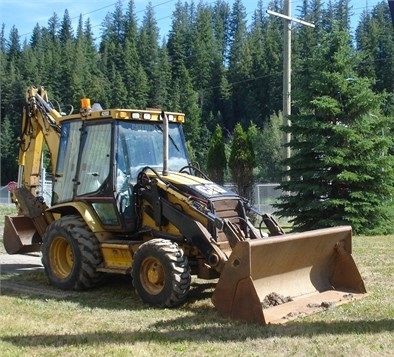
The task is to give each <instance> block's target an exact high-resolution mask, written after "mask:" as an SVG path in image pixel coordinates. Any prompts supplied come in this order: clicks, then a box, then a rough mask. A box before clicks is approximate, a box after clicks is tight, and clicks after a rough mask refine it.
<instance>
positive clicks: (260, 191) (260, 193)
mask: <svg viewBox="0 0 394 357" xmlns="http://www.w3.org/2000/svg"><path fill="white" fill-rule="evenodd" d="M225 186H226V187H228V188H230V189H233V190H234V186H233V185H231V184H226V185H225ZM278 188H279V184H278V183H264V184H256V185H255V186H254V188H253V198H252V204H253V206H254V207H255V208H256V209H257V210H258V211H260V212H261V213H268V214H273V213H274V212H275V208H274V207H273V204H274V203H276V202H277V199H278V197H279V196H280V195H281V194H282V191H281V190H280V189H278ZM40 194H41V196H43V197H44V200H45V203H46V204H47V205H50V204H51V196H52V184H51V182H50V181H45V183H44V186H43V187H42V188H40ZM0 204H6V205H7V204H8V205H11V204H12V201H11V194H10V192H9V191H8V189H7V186H0Z"/></svg>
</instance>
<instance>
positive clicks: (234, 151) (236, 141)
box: [228, 123, 255, 199]
mask: <svg viewBox="0 0 394 357" xmlns="http://www.w3.org/2000/svg"><path fill="white" fill-rule="evenodd" d="M228 166H229V168H230V172H231V177H232V179H233V182H234V184H235V185H236V187H237V191H238V194H239V195H241V196H243V197H245V198H247V199H251V196H252V188H253V168H254V167H255V157H254V151H253V147H252V143H251V140H250V139H249V137H248V135H247V133H246V132H245V131H244V130H243V128H242V126H241V124H240V123H238V124H237V125H236V126H235V129H234V137H233V140H232V143H231V152H230V158H229V162H228Z"/></svg>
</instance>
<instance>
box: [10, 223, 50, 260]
mask: <svg viewBox="0 0 394 357" xmlns="http://www.w3.org/2000/svg"><path fill="white" fill-rule="evenodd" d="M41 242H42V240H41V237H40V236H39V234H38V232H37V230H36V228H35V227H34V224H33V221H32V219H31V218H28V217H25V216H5V221H4V234H3V243H4V248H5V250H6V252H7V253H8V254H25V253H31V252H39V251H40V250H41Z"/></svg>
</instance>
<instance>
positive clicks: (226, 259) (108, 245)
mask: <svg viewBox="0 0 394 357" xmlns="http://www.w3.org/2000/svg"><path fill="white" fill-rule="evenodd" d="M61 112H62V111H61V110H59V111H58V110H55V109H54V107H53V106H52V104H51V102H50V101H49V100H48V96H47V93H46V91H45V90H44V89H43V88H41V87H38V88H36V87H30V88H28V90H27V95H26V104H25V107H24V109H23V122H22V135H21V137H20V156H19V164H20V170H19V178H18V185H16V186H15V187H13V199H14V201H15V203H16V205H17V208H18V214H17V215H15V216H7V217H6V219H5V228H4V245H5V248H6V251H7V252H8V253H9V254H24V253H28V252H32V251H41V252H42V263H43V265H44V270H45V274H46V276H47V278H48V280H49V282H50V284H52V285H54V286H56V287H58V288H60V289H73V290H83V289H88V288H92V287H94V286H96V285H98V284H100V283H101V282H102V281H103V278H104V277H105V276H106V273H119V274H131V276H132V281H133V286H134V288H135V290H136V292H137V293H138V295H139V296H140V297H141V299H142V300H143V301H144V302H146V303H148V304H150V305H152V306H157V307H174V306H177V305H179V304H181V303H182V302H184V301H185V300H186V299H187V295H188V292H189V289H190V284H191V276H192V275H195V276H198V277H200V278H203V279H218V282H217V284H216V288H215V291H214V293H213V296H212V301H213V304H214V306H215V307H216V308H217V310H218V311H219V312H220V313H221V314H223V315H224V316H229V317H232V318H235V319H240V320H243V321H248V322H257V323H260V324H267V323H283V322H286V321H289V320H291V319H294V318H296V317H300V316H305V315H308V314H311V313H314V312H316V311H319V310H322V309H323V308H324V307H325V306H327V305H333V304H342V303H344V302H348V301H352V300H355V299H358V298H360V297H363V296H365V293H366V290H365V287H364V283H363V280H362V278H361V276H360V274H359V272H358V269H357V267H356V265H355V263H354V261H353V259H352V256H351V228H350V227H348V226H344V227H335V228H329V229H321V230H315V231H308V232H304V233H297V234H284V232H283V230H282V229H281V228H280V227H279V225H278V224H277V223H276V221H275V220H274V219H273V218H272V217H271V216H269V215H266V214H264V215H261V216H260V217H261V220H262V221H263V222H264V223H265V225H266V227H267V228H268V230H267V233H268V234H267V233H264V232H262V231H261V230H260V228H259V229H256V228H255V227H254V225H253V224H252V222H251V219H250V218H249V216H250V214H251V213H253V215H254V216H255V215H256V213H255V212H254V210H253V208H252V207H251V206H250V204H249V203H248V202H247V201H246V200H245V199H244V198H242V197H240V196H239V195H237V194H235V193H234V192H232V191H230V190H228V189H226V188H224V187H222V186H219V185H217V184H215V183H213V182H211V181H210V180H209V179H208V178H207V177H206V176H204V174H203V173H202V172H201V171H200V170H199V169H197V168H196V167H193V166H191V165H190V163H189V162H190V160H189V157H188V153H187V150H186V145H185V140H184V136H183V131H182V123H183V121H184V114H182V113H175V112H163V111H160V110H134V109H105V110H103V109H102V108H101V106H100V105H97V104H93V105H92V106H91V105H90V101H89V100H88V99H83V100H82V101H81V109H80V111H79V113H77V114H73V113H70V114H68V115H61V114H60V113H61ZM44 141H45V142H46V144H47V147H48V149H49V152H50V154H51V163H52V183H53V191H52V202H51V204H50V205H47V204H46V203H45V202H44V201H43V199H42V198H41V197H39V196H38V186H39V181H40V174H41V155H42V151H43V145H44Z"/></svg>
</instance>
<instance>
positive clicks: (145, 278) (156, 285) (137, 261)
mask: <svg viewBox="0 0 394 357" xmlns="http://www.w3.org/2000/svg"><path fill="white" fill-rule="evenodd" d="M131 276H132V278H133V286H134V288H135V290H136V291H137V293H138V295H139V296H140V297H141V299H142V300H143V301H144V302H146V303H148V304H150V305H152V306H157V307H174V306H177V305H179V304H181V303H182V302H183V301H184V300H185V299H186V297H187V295H188V293H189V290H190V280H191V275H190V267H189V263H188V259H187V257H186V256H185V255H184V253H183V251H182V250H181V249H180V248H179V247H178V245H177V244H176V243H173V242H171V241H168V240H165V239H152V240H150V241H148V242H146V243H144V244H142V245H141V246H140V247H139V249H138V250H137V252H136V253H135V255H134V259H133V265H132V271H131Z"/></svg>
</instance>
